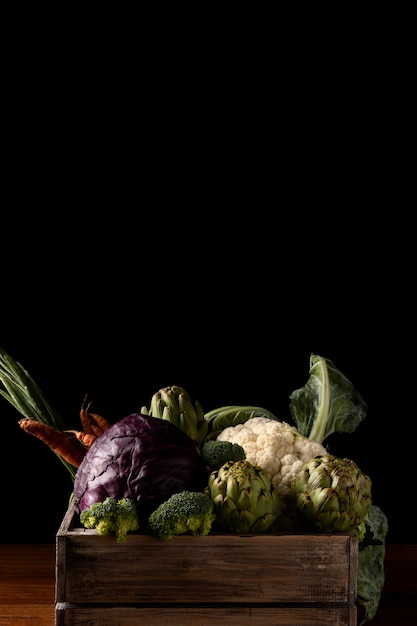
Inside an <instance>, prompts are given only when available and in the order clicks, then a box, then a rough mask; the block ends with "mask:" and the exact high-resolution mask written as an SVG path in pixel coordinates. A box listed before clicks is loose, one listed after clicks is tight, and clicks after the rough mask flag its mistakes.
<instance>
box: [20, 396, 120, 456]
mask: <svg viewBox="0 0 417 626" xmlns="http://www.w3.org/2000/svg"><path fill="white" fill-rule="evenodd" d="M86 400H87V396H86V397H85V398H84V402H83V404H82V405H81V409H80V421H81V426H82V430H64V431H63V430H59V429H58V428H55V427H54V426H51V425H50V424H48V423H45V422H40V421H37V420H34V419H29V418H27V417H25V418H23V419H21V420H19V426H20V427H21V428H22V429H23V430H24V431H25V432H27V433H30V434H31V435H34V436H35V437H38V439H40V440H41V441H43V442H44V443H46V444H47V445H48V446H49V447H50V448H51V450H53V451H54V452H55V453H56V454H58V455H59V456H60V457H62V458H63V459H64V460H65V461H67V462H68V463H70V465H72V466H74V467H79V465H80V463H81V461H82V460H83V458H84V456H85V453H86V452H87V450H88V449H89V447H90V446H91V445H92V443H93V442H94V441H95V440H96V439H97V437H99V436H100V435H101V434H102V433H104V431H105V430H107V428H109V426H110V425H111V424H110V422H108V421H107V420H106V419H105V418H104V417H102V416H101V415H98V414H97V413H91V412H90V410H89V409H90V406H91V402H89V403H88V404H86Z"/></svg>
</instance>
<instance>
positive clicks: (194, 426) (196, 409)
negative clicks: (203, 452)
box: [141, 385, 208, 447]
mask: <svg viewBox="0 0 417 626" xmlns="http://www.w3.org/2000/svg"><path fill="white" fill-rule="evenodd" d="M141 413H142V414H143V415H151V416H152V417H159V418H161V419H164V420H168V421H169V422H172V423H173V424H175V426H177V427H178V428H180V429H181V430H182V431H183V432H185V433H186V434H187V435H188V436H189V437H191V439H193V441H195V442H196V444H197V445H198V446H200V447H201V446H202V444H203V442H204V440H205V438H206V436H207V433H208V423H207V421H206V419H205V418H204V411H203V408H202V406H201V404H200V403H199V402H198V401H195V402H194V403H193V402H192V400H191V398H190V396H189V395H188V393H187V392H186V390H185V389H184V388H183V387H179V386H178V385H171V386H170V387H163V388H162V389H159V391H157V392H156V393H154V395H153V396H152V398H151V406H150V408H149V409H148V408H147V407H146V406H143V407H142V408H141Z"/></svg>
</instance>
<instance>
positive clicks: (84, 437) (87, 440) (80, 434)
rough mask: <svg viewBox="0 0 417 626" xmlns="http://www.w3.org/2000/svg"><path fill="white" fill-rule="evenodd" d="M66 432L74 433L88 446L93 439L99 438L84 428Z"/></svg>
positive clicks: (66, 431)
mask: <svg viewBox="0 0 417 626" xmlns="http://www.w3.org/2000/svg"><path fill="white" fill-rule="evenodd" d="M64 432H65V433H72V434H73V435H74V436H75V437H76V438H77V439H78V441H81V443H82V444H83V445H85V446H87V448H89V447H90V446H91V444H92V443H93V441H95V440H96V439H97V437H96V436H95V435H92V434H91V433H85V432H83V431H82V430H65V431H64Z"/></svg>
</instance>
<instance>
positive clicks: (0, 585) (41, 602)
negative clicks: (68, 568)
mask: <svg viewBox="0 0 417 626" xmlns="http://www.w3.org/2000/svg"><path fill="white" fill-rule="evenodd" d="M54 621H55V547H54V546H53V545H43V544H41V545H32V544H31V545H25V544H18V545H16V544H0V626H54ZM369 624H370V626H371V625H372V626H416V624H417V545H387V547H386V557H385V586H384V590H383V594H382V598H381V602H380V605H379V609H378V613H377V615H376V616H375V618H374V619H373V620H372V621H371V622H369Z"/></svg>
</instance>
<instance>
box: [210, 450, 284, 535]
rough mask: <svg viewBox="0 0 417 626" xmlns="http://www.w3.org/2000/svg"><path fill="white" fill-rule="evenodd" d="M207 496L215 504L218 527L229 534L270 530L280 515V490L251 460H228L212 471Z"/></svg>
mask: <svg viewBox="0 0 417 626" xmlns="http://www.w3.org/2000/svg"><path fill="white" fill-rule="evenodd" d="M205 493H207V494H208V495H210V497H211V499H212V500H213V502H214V510H215V513H216V522H215V523H216V525H217V526H219V527H220V528H222V529H224V530H227V531H229V532H235V533H248V532H261V531H265V530H268V528H270V526H271V525H272V524H273V522H274V521H275V520H276V518H277V516H278V491H277V490H276V489H275V487H274V486H273V485H272V483H271V481H270V479H269V477H268V476H267V475H266V474H265V473H264V472H263V471H262V470H261V469H260V468H257V467H254V466H253V465H252V464H251V463H249V461H247V460H241V461H227V462H226V463H224V465H222V466H221V467H220V469H218V470H215V471H213V472H211V474H210V476H209V480H208V484H207V487H206V488H205Z"/></svg>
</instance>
